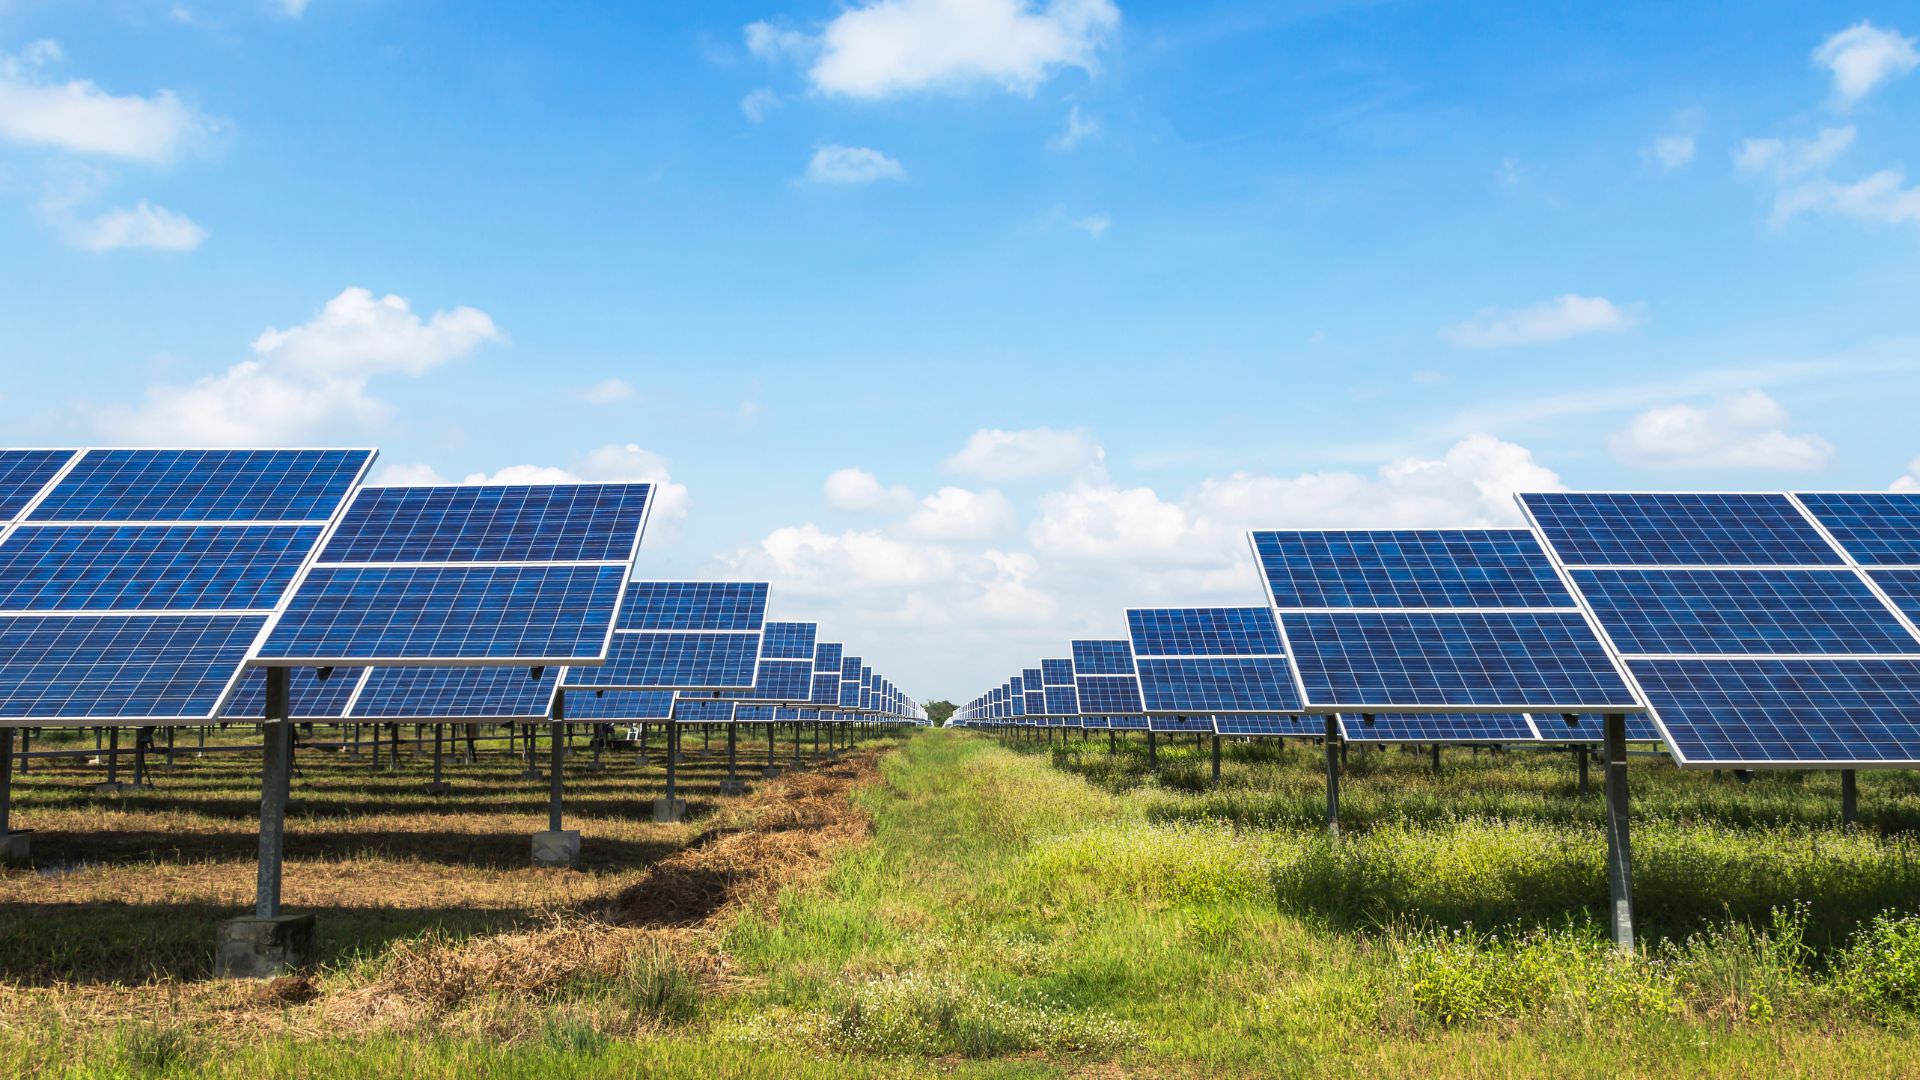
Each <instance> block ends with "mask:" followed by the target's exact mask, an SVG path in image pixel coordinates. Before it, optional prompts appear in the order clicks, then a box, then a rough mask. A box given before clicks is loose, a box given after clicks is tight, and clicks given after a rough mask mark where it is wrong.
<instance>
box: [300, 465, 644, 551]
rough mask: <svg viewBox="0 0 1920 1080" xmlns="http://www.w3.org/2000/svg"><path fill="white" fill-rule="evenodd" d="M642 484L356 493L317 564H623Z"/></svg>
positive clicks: (638, 516) (635, 530) (634, 533)
mask: <svg viewBox="0 0 1920 1080" xmlns="http://www.w3.org/2000/svg"><path fill="white" fill-rule="evenodd" d="M650 491H651V489H650V488H649V487H648V486H647V485H646V484H555V485H527V486H520V485H514V486H500V485H485V484H470V485H462V486H458V487H369V488H362V489H361V490H360V492H359V494H358V495H357V496H355V498H354V500H353V503H352V504H351V505H349V506H348V507H347V512H346V515H345V516H344V517H342V518H341V521H340V527H339V528H338V529H336V530H335V531H334V534H333V536H332V538H331V539H329V540H328V541H327V547H326V550H325V551H323V552H321V555H320V558H321V561H323V562H352V563H366V562H627V561H629V560H631V559H632V558H633V549H634V545H635V544H636V543H638V542H639V539H640V527H641V525H642V524H643V523H644V522H645V521H646V513H647V499H648V496H649V494H650Z"/></svg>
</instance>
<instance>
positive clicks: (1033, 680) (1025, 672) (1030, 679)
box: [1020, 667, 1047, 693]
mask: <svg viewBox="0 0 1920 1080" xmlns="http://www.w3.org/2000/svg"><path fill="white" fill-rule="evenodd" d="M1020 682H1021V685H1022V688H1023V689H1025V690H1026V691H1027V692H1029V693H1031V692H1033V691H1035V690H1038V689H1040V688H1041V687H1043V686H1045V685H1047V677H1046V675H1045V674H1043V673H1042V672H1041V671H1040V669H1039V668H1037V667H1030V668H1021V669H1020Z"/></svg>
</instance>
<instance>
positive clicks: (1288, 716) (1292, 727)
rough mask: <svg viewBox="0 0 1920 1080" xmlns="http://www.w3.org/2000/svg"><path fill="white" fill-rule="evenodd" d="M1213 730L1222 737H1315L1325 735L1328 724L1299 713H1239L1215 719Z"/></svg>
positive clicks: (1223, 715)
mask: <svg viewBox="0 0 1920 1080" xmlns="http://www.w3.org/2000/svg"><path fill="white" fill-rule="evenodd" d="M1213 730H1214V732H1215V733H1216V734H1220V735H1271V736H1281V735H1313V736H1318V735H1322V734H1325V732H1326V724H1325V722H1324V721H1323V720H1322V719H1321V718H1320V717H1317V716H1313V717H1307V716H1301V715H1300V714H1299V713H1239V714H1222V715H1220V716H1216V717H1214V718H1213Z"/></svg>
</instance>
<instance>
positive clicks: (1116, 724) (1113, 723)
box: [1081, 716, 1147, 731]
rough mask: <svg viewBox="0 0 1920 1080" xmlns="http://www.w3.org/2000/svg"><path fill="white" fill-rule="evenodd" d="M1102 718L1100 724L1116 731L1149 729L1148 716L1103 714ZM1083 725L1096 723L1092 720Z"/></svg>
mask: <svg viewBox="0 0 1920 1080" xmlns="http://www.w3.org/2000/svg"><path fill="white" fill-rule="evenodd" d="M1100 719H1101V720H1102V721H1103V723H1102V724H1100V725H1099V726H1101V727H1107V728H1112V729H1113V730H1115V731H1145V730H1147V718H1146V717H1144V716H1103V717H1101V718H1100ZM1081 726H1082V727H1094V726H1096V725H1094V724H1093V723H1091V722H1083V723H1082V725H1081Z"/></svg>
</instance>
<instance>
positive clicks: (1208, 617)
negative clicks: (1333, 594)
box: [1076, 607, 1300, 716]
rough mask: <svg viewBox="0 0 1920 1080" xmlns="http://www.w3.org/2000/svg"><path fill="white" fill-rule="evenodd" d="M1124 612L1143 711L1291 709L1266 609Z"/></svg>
mask: <svg viewBox="0 0 1920 1080" xmlns="http://www.w3.org/2000/svg"><path fill="white" fill-rule="evenodd" d="M1125 614H1126V620H1127V638H1128V646H1129V648H1130V649H1131V651H1132V655H1133V666H1134V671H1135V673H1136V674H1137V676H1138V678H1139V681H1140V695H1141V708H1142V709H1143V710H1144V711H1145V712H1147V713H1148V714H1153V715H1170V716H1183V715H1211V714H1214V713H1235V712H1238V713H1279V712H1297V711H1299V707H1300V698H1299V692H1298V689H1297V688H1296V687H1295V686H1294V682H1293V678H1292V669H1291V667H1290V665H1289V664H1288V662H1287V657H1286V646H1285V644H1284V642H1283V639H1282V638H1281V636H1280V625H1279V619H1278V618H1277V617H1276V616H1275V614H1274V610H1273V608H1271V607H1191V608H1128V609H1126V613H1125ZM1077 668H1078V665H1076V670H1077Z"/></svg>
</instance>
